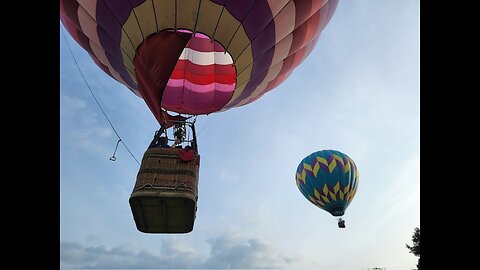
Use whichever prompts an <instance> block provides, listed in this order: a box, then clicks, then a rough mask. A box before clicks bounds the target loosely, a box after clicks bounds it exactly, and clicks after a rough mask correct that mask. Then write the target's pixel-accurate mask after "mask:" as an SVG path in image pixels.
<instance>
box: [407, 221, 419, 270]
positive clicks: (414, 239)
mask: <svg viewBox="0 0 480 270" xmlns="http://www.w3.org/2000/svg"><path fill="white" fill-rule="evenodd" d="M412 242H413V246H409V245H406V246H407V248H408V249H410V253H413V255H415V256H417V257H418V262H417V270H421V269H420V229H419V228H415V232H414V233H413V236H412Z"/></svg>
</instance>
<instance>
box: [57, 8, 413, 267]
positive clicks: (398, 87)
mask: <svg viewBox="0 0 480 270" xmlns="http://www.w3.org/2000/svg"><path fill="white" fill-rule="evenodd" d="M419 24H420V22H419V1H418V0H403V1H396V0H364V1H340V3H339V4H338V7H337V10H336V12H335V15H334V16H333V18H332V20H331V21H330V23H329V24H328V26H327V28H326V29H325V30H324V31H323V33H322V36H321V38H320V40H319V42H318V43H317V46H316V48H315V49H314V50H313V52H312V53H311V55H310V56H309V57H308V58H307V59H306V60H305V61H304V62H303V63H302V64H301V65H300V66H299V67H298V68H297V69H296V70H295V71H294V72H293V74H292V75H291V76H290V77H289V78H288V79H287V81H285V82H284V83H283V84H281V85H280V86H279V87H277V88H276V89H274V90H273V91H271V92H269V93H267V94H266V95H264V96H263V97H262V98H260V99H259V100H257V101H256V102H254V103H252V104H249V105H246V106H243V107H241V108H236V109H232V110H229V111H226V112H222V113H216V114H211V115H209V116H199V117H198V119H197V124H196V128H197V133H198V135H199V136H198V140H199V150H200V154H201V165H200V182H199V201H198V211H197V218H196V220H195V225H194V230H193V231H192V232H191V233H189V234H174V235H171V234H170V235H164V234H144V233H141V232H139V231H137V229H136V227H135V223H134V221H133V217H132V213H131V210H130V207H129V204H128V198H129V196H130V194H131V192H132V189H133V185H134V183H135V178H136V174H137V172H138V165H137V163H136V162H135V160H133V159H132V157H131V156H130V154H129V153H128V152H127V151H126V149H125V148H124V147H123V146H119V149H118V150H117V155H116V156H117V160H116V161H115V162H112V161H110V160H109V157H110V156H111V155H112V153H113V150H114V148H115V144H116V142H117V138H116V136H115V134H114V132H113V131H112V129H111V128H110V126H109V124H108V122H107V121H106V120H105V118H104V116H103V115H102V114H101V112H100V110H99V108H98V107H97V105H96V104H95V101H94V100H93V98H92V97H91V95H90V92H89V91H88V88H87V87H86V85H85V83H84V81H83V79H82V78H81V76H80V74H79V72H78V70H77V69H76V66H75V64H74V61H73V59H72V56H71V55H70V52H69V50H68V47H67V46H66V43H65V39H64V38H63V33H62V31H61V29H60V32H59V35H60V155H61V156H60V158H61V159H60V240H61V243H60V253H61V266H62V268H65V269H68V268H137V269H142V268H315V269H361V268H367V267H386V268H387V269H411V268H414V267H415V265H416V262H417V257H415V256H413V254H411V253H409V252H408V249H407V248H405V244H411V236H412V234H413V231H414V228H415V227H419V226H420V147H419V142H420V128H419V125H420V110H419V107H420V105H419V100H420V95H419V94H420V90H419V73H420V72H419V43H420V41H419V33H420V29H419ZM62 27H63V26H60V28H62ZM65 33H66V32H65ZM67 39H68V41H69V44H70V46H71V47H72V48H73V53H74V55H75V58H76V59H77V61H78V62H79V66H80V68H81V69H82V71H83V72H84V74H85V76H86V78H87V81H88V83H89V84H90V85H91V87H92V89H93V91H94V92H95V94H96V95H97V97H98V99H99V100H100V103H101V104H102V106H103V108H104V110H105V111H106V113H107V114H108V115H109V117H110V119H111V121H112V122H113V124H114V126H115V128H116V129H117V131H118V132H119V134H120V136H121V137H122V140H123V141H124V142H125V143H126V144H127V145H128V146H129V148H130V149H131V150H132V152H133V154H134V155H135V156H136V158H137V159H139V160H140V159H141V157H142V155H143V153H144V151H145V150H146V147H147V146H148V144H149V143H150V141H151V139H152V136H153V134H154V132H155V130H156V129H158V124H157V122H156V120H155V119H154V117H153V115H152V114H151V113H150V111H149V110H148V108H147V106H146V104H145V103H144V101H143V100H142V99H140V98H138V97H136V96H135V95H134V94H133V93H131V92H130V91H128V90H127V88H126V87H125V86H123V85H121V84H120V83H118V82H116V81H115V80H113V79H112V78H110V77H108V76H107V75H106V74H104V73H103V72H102V71H101V70H100V69H99V68H98V67H97V66H96V65H95V64H94V63H93V61H92V60H91V59H90V57H89V56H88V54H87V53H86V52H85V51H83V49H82V48H81V47H80V46H78V45H77V44H76V43H75V42H74V41H73V40H72V39H71V38H70V37H69V36H67ZM322 149H335V150H339V151H341V152H343V153H346V154H347V155H349V156H350V157H351V158H352V159H353V160H354V161H355V163H356V165H357V167H358V169H359V173H360V182H359V187H358V191H357V194H356V196H355V198H354V200H353V202H352V203H351V204H350V206H349V208H348V209H347V211H346V214H345V216H344V218H345V220H346V224H347V228H346V229H342V230H340V229H338V227H337V224H336V219H335V218H334V217H332V216H331V215H330V214H328V213H327V212H325V211H323V210H321V209H319V208H317V207H316V206H314V205H313V204H311V203H310V202H308V201H307V200H306V199H305V198H304V197H303V195H302V194H301V193H300V191H299V190H298V189H297V187H296V185H295V170H296V168H297V165H298V163H299V162H300V161H301V160H302V159H303V158H304V157H305V156H307V155H309V154H310V153H312V152H314V151H318V150H322Z"/></svg>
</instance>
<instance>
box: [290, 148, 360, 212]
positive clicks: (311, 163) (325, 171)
mask: <svg viewBox="0 0 480 270" xmlns="http://www.w3.org/2000/svg"><path fill="white" fill-rule="evenodd" d="M295 179H296V182H297V187H298V189H299V190H300V192H302V194H303V196H305V198H307V199H308V200H309V201H310V202H311V203H313V204H314V205H316V206H318V207H319V208H321V209H323V210H325V211H327V212H329V213H330V214H332V215H333V216H336V217H337V216H342V215H343V214H344V213H345V210H346V209H347V207H348V205H349V204H350V203H351V202H352V199H353V197H354V196H355V193H356V192H357V187H358V170H357V166H356V165H355V163H354V162H353V160H352V159H351V158H350V157H348V156H347V155H345V154H343V153H342V152H339V151H335V150H323V151H318V152H314V153H312V154H310V155H309V156H307V157H305V158H304V159H303V160H302V162H300V164H299V165H298V167H297V173H296V177H295Z"/></svg>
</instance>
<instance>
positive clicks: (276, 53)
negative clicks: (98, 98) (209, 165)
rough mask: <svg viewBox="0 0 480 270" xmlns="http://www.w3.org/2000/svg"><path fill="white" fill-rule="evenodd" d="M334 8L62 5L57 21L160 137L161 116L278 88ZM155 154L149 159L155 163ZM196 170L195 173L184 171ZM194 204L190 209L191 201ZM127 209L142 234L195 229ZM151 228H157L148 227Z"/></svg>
mask: <svg viewBox="0 0 480 270" xmlns="http://www.w3.org/2000/svg"><path fill="white" fill-rule="evenodd" d="M337 4H338V0H60V19H61V21H62V23H63V25H64V26H65V28H66V29H67V30H68V32H69V33H70V35H71V36H72V37H73V38H74V39H75V40H76V41H77V42H78V44H80V45H81V46H82V47H83V48H84V49H85V50H86V51H87V52H88V53H89V54H90V56H91V57H92V59H93V60H94V61H95V63H96V64H97V65H98V66H99V67H100V68H101V69H102V70H103V71H104V72H105V73H107V74H108V75H110V76H111V77H112V78H114V79H115V80H117V81H118V82H120V83H122V84H124V85H125V86H126V87H128V89H130V90H131V91H132V92H133V93H135V95H137V96H139V97H141V98H143V99H144V100H145V102H146V104H147V105H148V107H149V109H150V110H151V111H152V113H153V115H154V116H155V118H156V119H157V121H158V122H159V123H160V124H161V125H162V128H161V130H162V132H164V131H165V129H166V128H169V127H170V126H172V125H173V120H175V119H173V116H171V115H169V114H168V113H167V112H166V111H167V110H168V111H173V112H177V113H182V114H189V115H202V114H209V113H213V112H220V111H225V110H228V109H231V108H234V107H239V106H243V105H246V104H249V103H251V102H253V101H255V100H257V99H258V98H260V97H261V96H262V95H264V94H265V93H267V92H268V91H270V90H272V89H274V88H275V87H277V86H278V85H279V84H281V83H282V82H283V81H285V80H286V79H287V78H288V76H289V75H290V74H291V73H292V72H293V70H294V69H295V68H296V67H297V66H298V65H299V64H300V63H301V62H302V61H303V60H304V59H305V58H306V57H307V56H308V55H309V54H310V52H311V51H312V49H313V48H314V47H315V44H316V43H317V41H318V39H319V37H320V32H321V31H322V30H323V29H324V28H325V26H326V25H327V23H328V22H329V21H330V19H331V18H332V16H333V13H334V11H335V9H336V7H337ZM176 117H177V118H176V120H178V119H179V116H176ZM180 121H182V120H180ZM177 124H178V123H177ZM173 126H175V125H173ZM192 127H193V124H192ZM179 128H181V127H179ZM158 134H159V136H160V135H161V133H158ZM193 134H195V133H194V130H193ZM159 136H156V137H155V140H158V138H159ZM194 136H195V135H194ZM162 151H163V150H162ZM165 151H167V150H165ZM194 151H195V152H197V149H196V147H194ZM146 155H147V153H146ZM161 156H162V155H161V153H156V154H155V155H153V154H152V155H150V154H149V155H148V157H155V158H157V159H158V160H161V158H160V157H161ZM145 158H146V156H144V160H145ZM142 162H143V161H142ZM149 162H150V161H149ZM157 163H158V162H157ZM157 163H155V161H153V160H152V161H151V164H150V163H149V164H150V165H149V167H148V168H146V167H145V168H144V167H141V169H140V172H139V177H140V174H141V173H142V177H143V176H145V174H147V172H154V171H156V170H157V169H155V168H154V167H152V166H154V165H152V164H157ZM142 166H143V164H142ZM142 168H143V169H142ZM142 170H143V171H142ZM186 171H188V170H186V169H184V168H183V169H182V168H181V169H178V170H177V173H180V172H186ZM163 172H164V174H163V175H164V176H165V177H166V176H167V175H172V174H173V175H175V172H173V171H172V169H169V170H168V172H167V170H166V169H164V170H163ZM197 173H198V168H197V169H196V171H195V170H193V171H191V172H190V175H192V177H193V176H195V177H197V176H198V175H197ZM149 175H150V174H149ZM151 177H154V178H155V181H156V182H151V183H149V185H150V186H154V187H158V186H159V184H158V183H159V181H160V180H158V177H156V176H154V174H153V173H151ZM151 177H150V176H149V178H148V179H150V178H151ZM162 177H163V176H162ZM152 179H153V178H152ZM196 180H197V182H195V183H194V184H193V186H189V184H188V183H182V184H184V185H187V186H189V188H190V189H192V190H194V191H192V192H193V193H192V194H191V195H192V196H191V197H190V199H191V198H196V190H197V187H196V183H198V179H196ZM137 181H138V177H137ZM149 181H150V180H149ZM152 181H153V180H152ZM160 182H161V181H160ZM142 183H143V184H142V186H148V185H147V184H145V183H146V182H145V181H143V180H142ZM162 183H164V182H162ZM172 183H174V184H175V187H178V185H179V184H178V182H172ZM172 183H170V184H169V185H174V184H172ZM169 187H172V186H169ZM131 203H132V201H131ZM149 203H150V202H149ZM149 203H147V202H145V203H143V202H139V204H138V205H137V206H138V207H139V208H138V209H144V208H145V207H146V206H145V205H151V203H150V204H149ZM155 207H160V208H162V207H163V208H162V209H166V208H168V207H169V206H168V205H167V206H165V205H163V206H162V205H157V206H151V208H152V209H153V210H152V213H153V212H155V211H157V210H158V211H160V210H159V209H156V208H155ZM172 207H173V206H172ZM175 207H177V206H175ZM182 207H183V206H178V208H179V209H181V208H182ZM191 207H193V208H194V209H196V201H195V203H194V204H193V205H192V206H191ZM187 208H188V209H189V210H188V211H189V213H191V212H192V211H191V209H190V206H188V207H187ZM133 209H134V208H133V206H132V211H134V216H135V221H136V223H137V228H139V230H141V231H143V232H164V231H167V232H188V231H191V230H192V226H193V220H192V219H191V218H189V219H188V218H185V217H183V216H182V217H179V216H176V217H175V218H178V219H176V220H177V221H178V223H182V222H185V220H188V222H187V223H188V225H185V226H183V227H182V226H177V227H176V228H175V229H172V228H173V227H175V226H173V225H172V226H170V225H166V223H162V224H163V225H158V224H160V223H159V222H163V221H165V220H168V219H169V218H168V217H167V218H163V219H161V220H162V221H159V220H160V219H157V218H156V217H155V216H152V219H149V218H145V216H148V215H147V214H145V213H143V214H141V213H140V211H143V210H138V215H137V214H136V211H137V210H133ZM144 210H145V209H144ZM167 212H168V211H167ZM162 213H163V212H162ZM193 213H194V212H193ZM152 215H155V214H152ZM162 215H163V214H162ZM165 216H168V214H165ZM142 218H143V219H142ZM175 218H171V220H173V219H175ZM155 222H157V223H156V224H157V225H158V226H157V225H155V226H152V225H151V224H153V223H155ZM140 223H142V224H144V225H140V227H139V224H140ZM149 224H150V225H149ZM162 226H163V227H162ZM167 227H170V228H167ZM162 228H163V229H162ZM165 228H167V229H165Z"/></svg>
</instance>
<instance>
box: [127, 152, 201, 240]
mask: <svg viewBox="0 0 480 270" xmlns="http://www.w3.org/2000/svg"><path fill="white" fill-rule="evenodd" d="M179 151H184V150H183V149H176V148H149V149H148V150H147V151H146V152H145V154H144V155H143V159H142V164H141V166H140V170H139V172H138V175H137V181H136V183H135V187H134V189H133V193H132V195H131V196H130V200H129V202H130V208H131V209H132V213H133V218H134V220H135V224H136V226H137V229H138V230H139V231H141V232H145V233H187V232H191V231H192V230H193V223H194V221H195V213H196V211H197V199H198V196H197V194H198V170H199V165H200V156H199V155H198V154H196V153H195V154H194V160H191V161H188V162H185V161H182V160H181V159H180V157H179V154H178V153H179Z"/></svg>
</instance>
